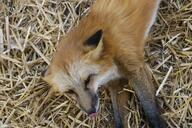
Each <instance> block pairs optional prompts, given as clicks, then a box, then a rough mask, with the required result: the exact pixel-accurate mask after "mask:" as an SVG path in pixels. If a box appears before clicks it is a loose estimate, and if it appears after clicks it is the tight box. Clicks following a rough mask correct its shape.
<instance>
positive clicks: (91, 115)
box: [89, 113, 97, 117]
mask: <svg viewBox="0 0 192 128" xmlns="http://www.w3.org/2000/svg"><path fill="white" fill-rule="evenodd" d="M89 116H90V117H96V116H97V113H92V114H90V115H89Z"/></svg>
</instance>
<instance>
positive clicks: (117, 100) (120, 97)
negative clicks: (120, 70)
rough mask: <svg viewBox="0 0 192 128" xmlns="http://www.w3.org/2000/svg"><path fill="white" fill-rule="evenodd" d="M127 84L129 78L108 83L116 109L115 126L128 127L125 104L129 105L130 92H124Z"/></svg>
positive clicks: (116, 127)
mask: <svg viewBox="0 0 192 128" xmlns="http://www.w3.org/2000/svg"><path fill="white" fill-rule="evenodd" d="M126 84H127V80H116V81H112V82H110V83H109V84H108V89H109V92H110V95H111V100H112V105H113V111H114V120H115V128H127V120H126V118H125V116H126V113H127V111H126V109H125V106H126V105H127V99H128V93H127V92H123V86H124V85H126ZM120 92H121V93H120Z"/></svg>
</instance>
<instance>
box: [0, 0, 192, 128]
mask: <svg viewBox="0 0 192 128" xmlns="http://www.w3.org/2000/svg"><path fill="white" fill-rule="evenodd" d="M10 1H11V0H3V2H2V1H1V2H0V127H1V128H8V127H9V128H11V127H14V128H17V127H19V128H20V127H27V128H34V127H36V128H40V127H53V128H59V127H70V128H73V127H75V128H76V127H77V128H78V127H83V128H84V127H85V128H86V127H98V128H109V127H112V125H111V124H112V122H113V121H112V119H113V115H112V106H111V102H110V97H109V95H108V94H107V93H106V92H105V91H102V92H101V94H100V95H101V106H100V114H99V115H98V117H97V118H96V119H94V120H92V119H89V118H88V117H87V116H86V115H85V114H84V113H83V112H82V111H80V110H79V108H78V107H77V106H76V104H75V102H74V101H73V100H71V99H70V97H67V96H52V97H51V98H49V97H48V88H47V86H46V84H45V83H44V82H43V81H42V80H41V79H40V76H41V72H42V71H44V70H45V69H46V68H47V64H49V63H50V60H51V57H52V55H53V53H54V51H55V45H56V44H57V43H58V39H59V38H60V36H61V35H64V34H65V33H66V32H68V31H69V30H70V29H71V28H72V27H73V26H74V25H75V24H77V23H78V22H79V19H80V17H81V16H82V15H84V14H86V13H87V12H88V7H89V5H90V4H91V1H86V2H82V0H79V2H75V0H26V1H24V0H14V3H13V4H12V3H9V2H10ZM191 14H192V2H191V1H190V0H168V1H166V0H164V1H163V2H162V4H161V8H160V10H159V13H158V19H157V22H156V23H155V25H154V27H153V29H152V31H151V33H150V36H149V39H148V41H147V44H146V61H147V62H148V64H149V65H150V69H151V71H152V72H153V76H154V80H155V83H156V85H157V87H158V91H157V96H158V97H159V100H158V102H159V104H160V106H161V108H162V112H163V117H164V118H165V119H166V121H167V123H168V125H169V127H171V128H192V103H191V102H192V97H191V95H192V61H191V60H192V15H191ZM129 93H130V92H129ZM128 103H129V105H128V106H127V109H128V111H129V112H128V113H127V120H128V123H129V127H130V128H139V127H143V126H144V127H146V123H145V122H144V121H143V119H142V116H141V115H142V114H141V113H142V112H141V111H140V109H139V106H138V103H137V101H136V99H135V97H134V96H131V97H130V99H128ZM139 124H141V125H142V126H141V125H140V126H139Z"/></svg>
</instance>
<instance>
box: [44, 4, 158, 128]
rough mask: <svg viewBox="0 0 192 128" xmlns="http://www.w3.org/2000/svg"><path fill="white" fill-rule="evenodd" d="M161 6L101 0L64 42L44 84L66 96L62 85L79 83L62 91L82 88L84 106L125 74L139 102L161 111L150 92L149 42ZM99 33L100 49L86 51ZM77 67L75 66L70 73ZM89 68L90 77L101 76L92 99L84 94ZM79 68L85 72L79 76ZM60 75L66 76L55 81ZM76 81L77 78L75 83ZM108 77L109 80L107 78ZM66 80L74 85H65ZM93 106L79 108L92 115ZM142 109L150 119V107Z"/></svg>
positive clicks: (88, 104) (79, 95)
mask: <svg viewBox="0 0 192 128" xmlns="http://www.w3.org/2000/svg"><path fill="white" fill-rule="evenodd" d="M159 2H160V0H96V2H95V3H94V5H93V6H92V7H91V11H90V13H89V14H88V15H87V16H86V17H84V18H83V19H82V20H81V22H80V23H79V25H78V26H77V27H75V28H74V29H73V30H72V31H70V32H69V33H68V34H67V35H66V36H64V37H63V38H62V39H61V40H60V43H59V45H58V47H57V52H56V53H55V55H54V57H53V61H52V64H51V65H50V67H49V69H48V74H47V76H46V77H45V80H46V81H48V82H49V83H50V84H52V85H53V87H54V88H55V89H56V90H57V91H61V89H62V87H63V86H65V85H63V84H76V86H72V85H70V86H72V87H69V86H68V87H66V88H65V87H63V90H62V91H64V92H65V91H66V90H67V88H70V89H74V88H78V89H75V91H76V92H77V95H78V98H80V101H81V100H82V101H83V100H85V99H89V98H90V96H91V95H90V94H91V93H96V92H97V88H98V87H97V86H98V84H105V83H104V82H103V81H104V80H106V82H108V81H110V80H111V79H117V78H119V76H118V73H120V77H125V78H128V77H129V76H130V78H131V82H132V84H133V87H134V89H135V90H136V93H137V94H138V96H139V99H140V100H143V101H141V102H145V100H146V101H148V99H150V100H152V102H150V103H152V104H151V105H152V107H151V109H152V110H154V111H157V110H156V106H155V105H154V96H153V93H152V91H149V89H148V87H147V86H148V85H150V83H151V82H150V80H149V79H148V78H146V76H145V74H146V73H145V72H146V71H145V65H144V42H145V38H146V35H147V33H148V31H149V29H150V27H151V25H152V23H153V20H154V17H155V13H156V11H157V8H158V4H159ZM98 30H102V31H103V35H102V39H101V40H100V43H99V45H98V46H97V47H96V48H95V49H92V48H86V47H85V44H84V43H85V41H86V40H87V39H88V38H89V37H91V36H92V35H93V34H94V33H95V32H97V31H98ZM74 64H76V66H75V67H74V66H73V67H72V68H70V67H71V65H74ZM78 64H81V66H78ZM82 65H84V66H82ZM87 67H89V70H90V69H92V70H94V71H92V72H90V73H92V74H93V73H95V74H97V76H100V77H96V78H95V77H94V79H95V81H93V80H92V81H91V82H90V84H92V86H94V87H90V84H89V87H88V88H89V90H91V93H89V94H88V93H87V90H85V89H84V88H85V85H84V81H85V80H86V78H87V76H88V75H84V74H86V73H84V74H83V73H82V72H83V71H84V72H85V71H89V70H88V69H86V68H87ZM116 67H117V69H118V72H117V71H116ZM84 68H85V69H86V70H84ZM78 69H79V70H82V72H80V73H78ZM74 72H77V74H75V73H74ZM74 74H75V75H74ZM58 75H61V76H64V77H61V78H60V77H59V78H55V77H57V76H58ZM76 76H78V77H77V78H75V77H76ZM103 77H104V79H102V78H103ZM62 78H65V80H67V81H72V82H67V83H66V82H65V81H64V80H63V79H62ZM93 83H94V84H93ZM142 84H143V86H142ZM117 86H118V85H117ZM138 87H143V88H144V89H145V87H146V90H145V93H146V94H145V93H144V94H143V93H142V92H141V91H142V90H139V88H138ZM142 95H143V96H144V98H143V99H142ZM91 101H93V100H92V99H89V100H85V101H84V102H81V103H80V105H81V106H82V108H83V109H84V110H88V109H90V107H88V106H90V105H92V103H91ZM85 102H86V103H85ZM142 105H143V106H144V111H146V112H147V113H146V114H149V111H150V110H148V109H147V108H146V104H145V103H144V104H142ZM147 116H149V118H150V119H151V117H153V115H150V114H149V115H147ZM154 116H156V117H157V118H155V119H157V120H159V119H160V118H159V115H158V112H157V113H156V115H154ZM153 123H154V122H152V123H151V124H152V126H158V123H154V124H153Z"/></svg>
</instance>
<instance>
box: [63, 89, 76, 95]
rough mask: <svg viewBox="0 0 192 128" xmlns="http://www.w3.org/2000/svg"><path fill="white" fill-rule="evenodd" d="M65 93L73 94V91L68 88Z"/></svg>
mask: <svg viewBox="0 0 192 128" xmlns="http://www.w3.org/2000/svg"><path fill="white" fill-rule="evenodd" d="M65 93H68V94H75V92H74V91H73V90H71V89H70V90H68V91H66V92H65Z"/></svg>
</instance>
